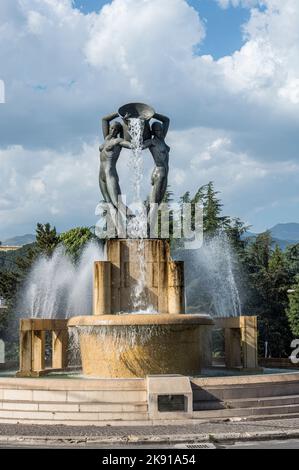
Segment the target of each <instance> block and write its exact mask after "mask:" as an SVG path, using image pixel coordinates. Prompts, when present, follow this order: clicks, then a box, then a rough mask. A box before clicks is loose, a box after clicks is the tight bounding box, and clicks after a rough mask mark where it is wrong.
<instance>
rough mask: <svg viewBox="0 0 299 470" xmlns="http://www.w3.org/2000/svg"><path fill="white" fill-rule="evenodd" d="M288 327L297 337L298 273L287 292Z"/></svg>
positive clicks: (298, 322) (298, 309)
mask: <svg viewBox="0 0 299 470" xmlns="http://www.w3.org/2000/svg"><path fill="white" fill-rule="evenodd" d="M286 313H287V317H288V320H289V324H290V328H291V331H292V333H293V335H294V336H295V337H297V338H298V337H299V275H298V276H297V282H296V284H295V285H294V286H293V289H291V290H290V292H289V306H288V308H287V310H286Z"/></svg>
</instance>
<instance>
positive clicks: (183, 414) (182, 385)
mask: <svg viewBox="0 0 299 470" xmlns="http://www.w3.org/2000/svg"><path fill="white" fill-rule="evenodd" d="M147 396H148V399H147V400H148V407H149V408H148V411H149V417H150V419H157V420H159V419H160V420H161V419H165V420H167V419H186V418H190V417H192V413H193V392H192V388H191V384H190V379H189V378H188V377H184V376H179V375H177V376H176V375H169V376H149V377H147ZM159 397H169V398H170V397H174V398H173V399H174V400H175V397H182V398H183V400H184V402H183V403H184V406H183V410H182V409H180V410H176V409H173V410H168V411H167V408H166V409H165V410H164V411H161V410H159ZM170 399H171V398H170Z"/></svg>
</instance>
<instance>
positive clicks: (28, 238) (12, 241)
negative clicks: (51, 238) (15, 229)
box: [2, 234, 35, 246]
mask: <svg viewBox="0 0 299 470" xmlns="http://www.w3.org/2000/svg"><path fill="white" fill-rule="evenodd" d="M34 242H35V235H31V234H27V235H21V236H18V237H13V238H9V239H8V240H5V241H4V242H2V245H4V246H23V245H29V244H30V243H34Z"/></svg>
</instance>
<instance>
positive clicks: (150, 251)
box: [68, 103, 213, 378]
mask: <svg viewBox="0 0 299 470" xmlns="http://www.w3.org/2000/svg"><path fill="white" fill-rule="evenodd" d="M119 115H121V116H122V117H123V125H122V126H123V132H122V134H123V135H124V137H125V138H126V139H127V140H126V143H125V144H123V143H122V142H120V140H117V139H116V137H117V136H116V135H111V128H112V129H113V124H111V121H112V120H113V119H114V118H115V117H116V114H111V115H110V116H109V117H107V118H104V123H103V128H104V129H105V132H104V136H105V138H106V141H109V145H110V152H111V154H112V157H113V152H115V155H119V152H120V145H122V146H129V147H130V148H131V150H132V167H133V190H134V202H135V203H138V202H140V200H141V195H140V187H141V182H142V176H143V175H142V150H143V148H145V147H147V148H151V147H152V150H151V151H152V154H153V157H154V160H155V163H156V168H155V170H154V174H153V177H152V185H153V190H152V193H153V194H155V196H154V197H153V202H156V201H154V199H156V198H157V195H158V201H159V202H161V201H162V200H163V197H164V194H165V190H166V187H167V173H168V158H169V150H170V149H169V147H168V146H167V145H166V143H165V137H166V134H167V131H168V127H169V119H168V118H166V116H163V115H160V114H157V113H155V111H154V110H153V109H152V108H150V107H149V106H147V105H144V104H141V103H133V104H129V105H126V106H123V107H122V108H120V110H119ZM152 118H154V119H156V123H155V124H153V126H152V128H150V124H149V122H150V120H151V119H152ZM158 121H160V122H159V123H158ZM151 129H152V131H151ZM150 131H151V132H152V134H151V132H150ZM102 152H104V150H102ZM102 157H103V158H102V162H104V158H106V160H107V154H105V155H103V153H102ZM117 158H118V156H117ZM117 158H115V165H116V161H117ZM115 165H114V171H115V173H114V175H113V176H111V173H109V174H106V182H107V188H108V193H109V188H113V187H114V186H113V178H115V177H116V178H117V180H118V177H117V173H116V168H115ZM166 168H167V172H166V171H165V169H166ZM119 190H120V188H118V190H117V191H118V192H117V193H115V194H111V193H110V194H108V197H107V194H105V192H103V196H104V198H106V199H105V200H106V202H109V201H110V200H115V199H116V196H119V194H120V193H119ZM125 222H126V226H127V227H128V233H129V235H130V237H129V238H127V239H109V240H107V242H106V253H107V259H106V260H105V261H98V262H96V263H95V268H94V307H93V315H92V316H80V317H74V318H71V319H70V320H69V322H68V327H69V328H70V329H71V330H72V329H76V330H77V331H76V335H77V337H78V338H79V342H80V350H81V357H82V366H83V373H84V375H86V376H97V377H105V378H128V377H146V376H148V375H157V374H182V375H196V374H199V373H200V371H201V367H202V363H203V357H204V355H205V354H206V353H207V352H206V351H204V349H205V348H206V347H207V341H206V338H207V337H208V336H209V331H210V330H211V328H212V326H213V320H212V318H211V317H210V316H208V315H205V314H192V315H187V314H186V313H185V292H184V265H183V263H182V262H179V261H173V260H172V259H171V256H170V248H169V242H168V241H167V240H162V239H144V234H146V233H147V228H146V224H147V220H144V219H143V218H142V217H133V218H131V219H130V220H126V221H125Z"/></svg>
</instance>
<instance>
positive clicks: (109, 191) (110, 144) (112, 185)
mask: <svg viewBox="0 0 299 470" xmlns="http://www.w3.org/2000/svg"><path fill="white" fill-rule="evenodd" d="M118 116H119V115H118V113H113V114H109V116H105V117H104V118H103V120H102V127H103V135H104V139H105V141H104V143H103V144H102V145H101V146H100V160H101V165H100V188H101V191H102V195H103V198H104V200H105V202H107V203H111V204H113V206H114V207H115V208H117V205H118V200H119V197H120V196H121V189H120V185H119V177H118V173H117V170H116V164H117V162H118V159H119V156H120V153H121V150H122V148H129V149H130V148H131V144H130V142H127V141H126V140H124V138H123V127H122V125H121V123H120V122H118V121H114V122H113V123H112V124H111V121H113V120H114V119H115V118H117V117H118Z"/></svg>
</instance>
